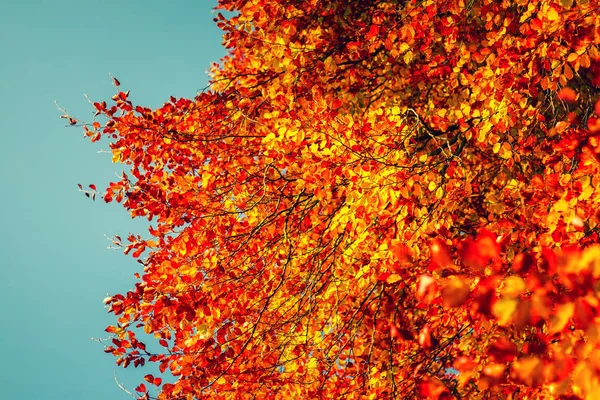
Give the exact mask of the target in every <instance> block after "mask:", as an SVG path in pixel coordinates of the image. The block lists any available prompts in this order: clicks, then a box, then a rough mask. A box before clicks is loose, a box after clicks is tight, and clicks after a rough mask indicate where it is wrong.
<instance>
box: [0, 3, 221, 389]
mask: <svg viewBox="0 0 600 400" xmlns="http://www.w3.org/2000/svg"><path fill="white" fill-rule="evenodd" d="M215 4H216V0H215V1H207V0H200V1H191V0H189V1H188V0H185V1H184V0H179V1H173V2H159V1H155V0H151V1H149V0H145V1H137V0H135V1H116V0H103V1H90V0H58V1H45V0H37V1H36V0H31V1H21V2H3V3H2V5H0V54H2V57H1V61H0V135H1V137H2V139H1V142H0V143H1V144H0V149H1V153H2V155H1V156H0V174H1V184H2V189H0V212H1V213H2V215H1V220H0V221H1V222H0V226H1V229H0V250H1V251H2V258H1V259H0V310H1V311H2V322H1V323H0V346H2V349H1V352H2V353H1V354H2V356H1V358H2V362H1V363H0V387H2V392H1V393H2V394H1V395H0V397H2V398H5V399H20V400H30V399H36V400H37V399H44V400H54V399H61V400H69V399H77V400H79V399H86V400H96V399H98V400H99V399H102V400H106V399H127V398H130V397H129V396H128V395H127V394H126V393H124V392H122V391H121V390H120V389H119V388H118V387H117V385H116V384H115V382H114V379H113V372H114V371H116V372H117V376H118V378H119V380H120V381H122V382H123V383H124V384H125V385H126V387H127V388H128V389H129V390H132V389H133V387H134V384H137V383H138V382H139V381H141V379H142V377H143V375H144V374H146V373H149V372H152V371H151V370H149V369H143V368H142V369H137V370H136V369H133V368H131V369H127V370H123V369H121V368H117V367H116V366H115V364H114V361H115V360H114V357H112V356H110V355H106V354H104V353H103V351H102V346H101V345H100V344H98V343H96V342H94V341H92V340H91V338H92V337H105V336H106V334H105V333H104V328H105V327H106V326H107V325H108V324H110V323H112V322H113V318H112V315H108V314H107V313H106V310H105V309H104V306H103V304H102V299H103V298H104V297H105V296H106V294H107V293H111V294H114V293H117V292H121V293H122V292H125V291H126V290H127V289H129V288H130V287H132V286H133V284H134V283H135V278H134V277H133V273H134V272H136V271H138V270H139V264H137V263H136V262H135V260H133V259H132V258H130V257H126V256H124V255H123V254H122V253H121V252H119V251H111V250H108V249H107V246H108V245H110V242H109V241H108V240H107V239H106V238H105V236H104V235H105V234H106V235H108V236H112V235H115V234H118V235H121V236H126V234H127V233H128V232H139V233H143V232H144V231H145V224H144V222H143V221H132V220H131V218H130V217H129V215H128V214H127V212H126V211H125V210H123V209H122V208H120V206H119V205H116V204H109V205H106V204H104V203H103V202H102V201H96V202H95V203H93V202H91V201H90V200H88V199H87V198H85V196H84V195H83V194H82V193H79V192H78V188H77V184H78V183H82V184H84V185H87V184H90V183H95V184H96V185H98V187H99V188H100V187H104V185H106V184H107V183H108V182H109V181H110V180H112V179H114V178H115V173H117V172H120V171H121V170H122V167H121V165H116V164H111V162H110V155H109V154H106V153H102V152H99V150H102V149H108V142H107V141H105V140H103V141H101V142H100V143H99V144H91V143H90V142H89V141H88V140H86V139H83V138H82V132H81V129H79V128H67V127H65V121H64V120H60V119H59V116H60V114H61V113H60V112H59V111H58V110H57V109H56V106H55V105H54V101H55V100H56V101H57V102H58V104H59V105H60V106H61V107H63V108H65V109H66V110H67V111H68V112H69V113H70V114H72V115H75V116H77V117H81V118H82V119H87V120H89V119H91V116H92V114H93V111H92V108H91V105H90V104H88V103H87V100H86V99H85V98H84V94H87V95H88V96H89V97H90V98H91V99H93V100H95V101H99V100H100V101H101V100H108V99H110V97H111V96H112V95H113V94H114V86H112V81H111V79H110V77H109V73H112V74H113V75H114V76H115V77H117V78H118V79H119V80H120V81H121V85H122V86H121V88H122V89H123V90H131V96H130V98H131V99H132V100H133V101H134V103H136V104H142V105H146V106H152V107H156V106H160V105H161V104H162V103H163V102H164V101H166V100H167V99H168V97H169V96H171V95H173V96H176V97H193V96H194V95H195V93H196V92H197V91H198V90H200V89H202V88H203V87H204V86H205V85H206V84H207V74H206V70H207V68H208V67H209V65H210V63H211V62H214V61H218V60H219V58H220V57H222V56H223V55H224V49H223V48H222V47H221V32H220V31H219V30H218V29H217V28H216V26H215V25H214V23H213V22H212V18H213V14H212V12H211V9H212V7H213V6H214V5H215Z"/></svg>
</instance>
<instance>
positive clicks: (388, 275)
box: [377, 272, 392, 282]
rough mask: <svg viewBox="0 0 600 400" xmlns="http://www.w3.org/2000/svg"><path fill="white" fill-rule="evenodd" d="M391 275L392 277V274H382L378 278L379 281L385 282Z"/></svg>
mask: <svg viewBox="0 0 600 400" xmlns="http://www.w3.org/2000/svg"><path fill="white" fill-rule="evenodd" d="M390 275H392V274H391V273H390V272H384V273H383V274H381V275H379V276H378V277H377V280H378V281H382V282H385V281H386V280H387V278H389V277H390Z"/></svg>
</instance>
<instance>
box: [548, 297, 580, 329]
mask: <svg viewBox="0 0 600 400" xmlns="http://www.w3.org/2000/svg"><path fill="white" fill-rule="evenodd" d="M573 311H575V304H573V303H566V304H561V305H560V306H558V307H557V309H556V312H555V313H554V315H553V316H552V318H551V319H550V333H557V332H560V331H562V330H563V329H564V328H565V326H566V325H567V322H569V319H571V317H572V316H573Z"/></svg>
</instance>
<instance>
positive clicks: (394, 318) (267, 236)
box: [65, 0, 600, 399]
mask: <svg viewBox="0 0 600 400" xmlns="http://www.w3.org/2000/svg"><path fill="white" fill-rule="evenodd" d="M218 8H219V9H220V10H221V11H223V12H224V13H225V14H226V15H227V17H225V16H224V15H223V14H221V13H219V14H218V15H217V17H216V18H215V20H216V23H217V24H218V25H219V27H221V28H222V29H223V31H224V36H223V40H224V45H225V46H226V48H227V49H228V50H229V52H228V55H227V56H226V57H224V58H223V59H222V60H221V63H220V64H215V65H213V66H212V68H211V84H210V86H209V87H208V88H207V90H205V91H203V92H202V93H199V94H198V95H197V97H195V98H194V99H176V98H171V99H170V100H169V101H168V102H167V103H165V104H164V105H163V106H162V107H160V108H157V109H150V108H146V107H143V106H139V105H134V104H132V102H131V101H130V100H129V99H128V94H129V92H122V91H120V83H119V82H118V81H117V80H116V79H115V85H116V86H117V94H116V95H115V96H114V97H113V103H110V104H107V103H106V102H96V103H93V104H94V107H95V111H96V116H97V117H98V118H97V120H96V119H95V120H94V121H92V122H90V123H85V122H84V121H80V120H79V119H76V118H74V117H70V116H68V115H65V117H66V118H70V120H71V122H72V123H73V124H78V123H81V124H83V126H84V129H85V133H86V135H87V136H89V137H90V138H91V139H92V140H94V141H96V140H100V139H101V138H102V137H105V138H106V140H109V141H110V148H111V150H112V154H113V161H114V162H120V163H124V164H127V165H128V166H129V167H128V170H127V172H126V173H123V176H122V179H120V180H118V181H116V182H112V183H110V186H109V187H108V188H107V189H106V190H105V191H100V192H96V188H95V186H93V185H92V186H91V187H90V189H89V190H88V189H87V188H85V189H83V190H84V191H85V192H86V193H87V194H88V195H95V194H96V193H98V194H99V196H103V198H104V200H105V201H107V202H110V201H116V202H119V203H121V204H122V205H123V207H125V208H126V209H127V210H129V212H130V213H131V215H132V216H133V217H141V218H147V219H148V220H149V221H150V229H149V232H148V234H146V235H131V236H129V237H128V238H126V239H125V240H121V238H119V237H115V238H114V242H115V244H116V245H118V246H122V247H123V248H124V251H125V253H126V254H127V253H130V254H131V255H133V257H134V258H138V259H139V261H140V263H141V264H142V265H143V272H140V273H139V274H136V276H137V278H138V282H137V283H136V284H135V288H133V289H132V290H131V291H129V292H128V293H125V294H116V295H113V296H110V297H109V298H107V299H106V300H105V302H106V304H107V305H108V306H109V311H110V312H112V313H114V314H115V316H116V317H117V319H116V321H115V324H114V325H112V326H109V327H108V328H107V332H109V333H110V334H111V335H112V336H113V337H112V343H107V346H106V348H105V351H106V352H107V353H111V354H113V355H114V356H115V357H117V364H119V365H121V366H124V367H127V366H128V365H130V364H131V365H134V366H136V367H137V366H141V365H144V364H145V363H147V362H152V363H157V364H158V366H159V368H160V371H161V372H163V373H166V374H167V375H169V373H170V374H172V375H173V376H174V377H175V379H172V378H169V379H165V382H163V379H162V378H161V377H156V376H153V375H150V374H148V375H146V377H145V381H146V382H145V383H142V384H140V385H139V386H138V387H137V388H136V391H137V393H139V397H140V398H144V399H149V398H158V399H195V398H197V399H200V398H215V399H246V398H256V399H270V398H272V399H287V398H344V399H363V398H364V399H394V398H396V399H400V398H402V399H411V398H412V399H425V398H431V399H486V398H488V399H491V398H494V399H542V398H556V399H559V398H562V399H597V398H600V363H599V360H600V317H599V315H600V246H599V245H598V242H599V237H598V230H599V225H598V224H599V218H600V214H599V211H598V210H600V192H599V191H598V188H599V186H600V174H599V169H600V102H599V99H600V50H599V46H600V5H599V3H598V2H596V1H593V0H560V1H558V0H557V1H552V0H502V1H496V0H468V1H465V0H457V1H449V0H408V1H400V0H372V1H359V0H354V1H346V0H344V1H342V0H331V1H317V0H285V1H284V0H278V1H266V0H220V2H219V6H218Z"/></svg>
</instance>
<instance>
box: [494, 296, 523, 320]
mask: <svg viewBox="0 0 600 400" xmlns="http://www.w3.org/2000/svg"><path fill="white" fill-rule="evenodd" d="M518 302H519V301H518V300H517V299H510V298H507V299H500V300H498V301H497V302H496V303H495V304H494V307H493V310H492V312H493V314H494V315H495V316H496V318H498V324H499V325H508V324H509V323H510V321H512V318H513V315H514V313H515V311H516V310H517V304H518Z"/></svg>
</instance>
